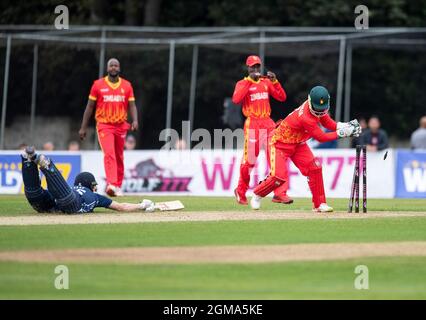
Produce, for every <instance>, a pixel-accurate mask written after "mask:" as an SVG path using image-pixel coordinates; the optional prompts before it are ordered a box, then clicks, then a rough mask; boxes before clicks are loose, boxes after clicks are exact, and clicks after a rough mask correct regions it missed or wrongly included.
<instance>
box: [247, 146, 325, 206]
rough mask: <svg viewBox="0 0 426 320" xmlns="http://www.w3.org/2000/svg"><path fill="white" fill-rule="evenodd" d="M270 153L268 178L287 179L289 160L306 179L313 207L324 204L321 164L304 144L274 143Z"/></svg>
mask: <svg viewBox="0 0 426 320" xmlns="http://www.w3.org/2000/svg"><path fill="white" fill-rule="evenodd" d="M270 152H271V154H270V157H271V172H270V176H273V177H274V176H275V177H277V178H279V179H281V180H286V179H287V177H288V169H287V161H288V159H289V158H290V159H291V160H292V161H293V163H294V164H295V166H296V167H297V168H298V169H299V170H300V172H301V173H302V174H303V175H304V176H306V177H308V184H309V188H310V189H311V193H312V202H313V204H314V207H315V208H318V207H319V205H320V204H321V203H326V198H325V192H324V181H323V178H322V167H321V164H320V163H319V162H318V161H317V160H316V159H315V157H314V155H313V154H312V151H311V149H310V148H309V146H308V145H307V144H306V143H305V142H303V143H281V142H276V143H274V144H272V145H271V149H270ZM265 183H266V181H265ZM255 192H256V190H255Z"/></svg>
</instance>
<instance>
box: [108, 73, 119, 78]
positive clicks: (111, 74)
mask: <svg viewBox="0 0 426 320" xmlns="http://www.w3.org/2000/svg"><path fill="white" fill-rule="evenodd" d="M119 75H120V71H115V72H108V76H109V77H110V78H113V79H117V78H118V76H119Z"/></svg>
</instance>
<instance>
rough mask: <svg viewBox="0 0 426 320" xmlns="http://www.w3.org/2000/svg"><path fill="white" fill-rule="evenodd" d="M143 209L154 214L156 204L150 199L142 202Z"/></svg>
mask: <svg viewBox="0 0 426 320" xmlns="http://www.w3.org/2000/svg"><path fill="white" fill-rule="evenodd" d="M141 208H142V209H145V211H146V212H153V211H154V210H155V203H154V202H153V201H151V200H148V199H143V200H142V202H141Z"/></svg>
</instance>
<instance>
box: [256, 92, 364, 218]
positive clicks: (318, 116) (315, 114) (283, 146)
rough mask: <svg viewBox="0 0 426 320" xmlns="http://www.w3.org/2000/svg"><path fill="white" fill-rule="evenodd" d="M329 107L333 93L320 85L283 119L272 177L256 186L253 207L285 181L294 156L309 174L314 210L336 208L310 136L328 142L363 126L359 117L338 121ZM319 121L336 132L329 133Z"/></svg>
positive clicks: (275, 138)
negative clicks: (327, 192)
mask: <svg viewBox="0 0 426 320" xmlns="http://www.w3.org/2000/svg"><path fill="white" fill-rule="evenodd" d="M329 109H330V95H329V93H328V91H327V89H326V88H324V87H321V86H316V87H314V88H312V90H311V91H310V93H309V95H308V100H306V101H305V102H304V103H303V104H302V105H301V106H300V107H299V108H297V109H295V110H294V111H293V112H291V113H290V114H289V115H288V116H287V117H286V118H285V119H284V120H282V121H281V122H279V125H278V126H277V128H276V129H275V132H274V134H273V137H272V139H271V146H270V158H271V171H270V173H269V175H268V177H267V178H266V179H265V180H263V181H262V182H261V183H260V184H259V185H258V186H257V187H256V188H255V189H254V195H253V197H252V199H251V201H250V205H251V207H252V208H253V209H255V210H256V209H259V208H260V201H261V199H262V198H263V197H266V196H267V195H268V194H269V193H270V192H272V191H273V190H275V189H277V188H279V187H280V186H281V185H282V184H283V183H284V182H285V180H286V177H287V175H288V174H287V166H286V161H287V159H288V158H290V159H291V160H292V161H293V163H294V164H295V165H296V167H297V168H298V169H299V170H300V172H301V173H302V174H303V175H304V176H306V177H307V178H308V184H309V188H310V190H311V193H312V202H313V211H314V212H332V211H333V208H332V207H330V206H328V205H327V201H326V198H325V192H324V182H323V178H322V167H321V164H320V163H319V162H318V161H317V160H316V159H315V158H314V155H313V154H312V151H311V149H310V148H309V146H308V145H307V144H306V141H307V140H309V139H310V138H314V139H316V140H318V141H319V142H326V141H331V140H335V139H338V138H347V137H353V136H355V137H358V136H359V135H360V133H361V126H360V125H359V123H358V120H356V119H355V120H352V121H350V122H344V123H343V122H337V123H336V122H335V121H334V120H333V119H331V117H330V115H329V114H328V111H329ZM319 124H321V125H322V126H324V127H325V128H327V129H329V130H331V131H332V132H327V133H325V132H324V131H322V129H321V128H320V126H319Z"/></svg>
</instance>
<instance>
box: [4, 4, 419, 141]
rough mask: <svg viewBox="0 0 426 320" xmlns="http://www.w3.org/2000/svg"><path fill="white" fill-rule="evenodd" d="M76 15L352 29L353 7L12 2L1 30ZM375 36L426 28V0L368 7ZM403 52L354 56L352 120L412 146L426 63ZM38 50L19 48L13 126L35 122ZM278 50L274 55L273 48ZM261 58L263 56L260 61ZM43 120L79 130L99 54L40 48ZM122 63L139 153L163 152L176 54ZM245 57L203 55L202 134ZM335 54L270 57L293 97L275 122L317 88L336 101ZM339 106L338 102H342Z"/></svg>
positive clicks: (126, 53) (99, 20) (181, 105)
mask: <svg viewBox="0 0 426 320" xmlns="http://www.w3.org/2000/svg"><path fill="white" fill-rule="evenodd" d="M59 4H65V5H67V6H68V7H69V12H70V23H71V24H74V25H77V24H85V25H99V24H101V25H151V26H155V25H159V26H168V27H191V26H322V27H325V26H353V23H354V18H355V14H354V8H355V6H356V5H358V4H359V1H355V0H349V1H343V0H335V1H329V0H312V1H301V0H288V1H280V0H263V1H254V0H233V1H225V0H211V1H208V2H206V1H199V0H162V1H159V0H144V1H137V0H117V1H113V2H111V1H105V0H80V1H63V0H44V1H24V0H13V1H12V0H3V1H1V3H0V21H1V23H2V24H52V23H53V22H54V19H55V15H54V13H53V11H54V8H55V6H56V5H59ZM362 4H364V5H366V6H367V7H368V8H369V12H370V27H426V0H419V1H409V0H387V1H381V0H369V1H363V3H362ZM420 49H422V50H419V51H402V50H400V48H398V49H396V50H395V49H393V50H392V49H369V48H359V49H356V48H355V50H354V56H353V71H352V96H351V97H352V98H351V102H352V115H351V116H352V117H359V116H365V117H369V116H370V115H371V114H377V115H379V117H380V118H381V119H382V122H383V127H384V128H385V129H386V130H387V131H388V132H389V134H390V135H391V136H392V135H393V136H398V137H399V138H403V139H404V138H405V139H407V138H408V137H409V135H410V133H411V132H412V131H413V130H414V129H415V128H416V127H417V122H418V119H419V117H420V116H421V115H423V114H425V113H426V112H425V108H424V101H426V93H425V92H426V91H425V90H424V88H425V87H426V77H425V76H424V71H423V70H426V55H425V54H424V49H425V48H424V45H423V47H422V48H420ZM32 50H33V47H32V46H30V45H14V46H13V48H12V58H11V68H10V83H9V99H8V102H9V105H13V107H10V108H9V109H8V123H10V122H11V121H13V119H14V117H15V116H16V115H20V114H29V106H30V90H29V88H31V74H32ZM269 50H272V49H271V48H270V49H269ZM4 52H5V50H4V45H3V47H2V49H1V50H0V68H1V69H0V71H3V70H4ZM254 53H256V52H254ZM39 54H40V60H39V76H38V80H39V82H38V97H37V105H38V109H37V113H38V114H44V115H49V114H54V115H70V116H72V117H73V119H75V122H76V123H78V122H79V121H80V118H81V115H82V113H83V110H84V106H85V103H86V99H87V94H88V90H89V88H90V85H91V83H92V81H93V80H94V79H96V78H97V76H98V63H99V61H98V57H99V51H98V50H97V49H87V48H80V47H78V46H77V47H69V46H58V45H52V44H50V45H40V52H39ZM111 56H117V57H118V58H119V59H120V60H121V62H122V69H123V70H122V71H123V75H124V76H125V77H126V78H128V79H129V80H131V81H132V82H133V84H134V87H135V93H136V96H137V99H138V106H139V107H140V108H141V111H142V112H141V113H142V115H141V122H142V130H141V131H140V133H139V134H140V137H139V141H140V144H139V147H143V148H156V147H158V146H159V145H160V142H159V141H158V134H159V132H160V131H161V129H162V128H164V125H165V107H166V93H167V74H168V50H167V48H162V49H161V48H158V50H151V51H132V50H127V49H125V48H124V49H123V48H120V47H119V46H118V47H117V46H115V47H114V46H108V47H107V57H111ZM191 56H192V47H177V50H176V65H175V82H174V91H173V97H174V110H173V127H174V128H176V129H180V121H182V120H187V118H188V99H189V98H188V97H189V81H190V72H191ZM245 56H246V54H245V53H244V54H243V53H235V52H232V50H222V49H214V48H206V47H200V60H199V69H198V85H197V97H196V113H195V127H203V128H207V129H213V128H218V127H221V126H222V121H221V116H222V112H223V100H224V98H225V97H228V96H230V95H231V94H232V91H233V88H234V84H235V82H236V81H237V80H239V79H240V78H241V77H243V76H244V73H245V70H244V68H243V63H244V59H245ZM337 58H338V57H337V55H336V53H331V54H326V55H322V56H304V55H300V56H296V57H286V58H284V57H283V58H280V57H276V56H268V48H267V64H268V67H269V68H271V69H272V70H273V71H275V72H276V73H277V75H278V77H279V79H280V80H282V81H283V84H284V86H285V88H286V90H287V93H288V101H287V102H286V103H285V104H284V106H283V105H282V104H277V103H274V104H273V107H274V111H273V117H274V118H275V119H278V118H281V117H284V116H285V115H286V114H287V113H288V112H289V111H291V109H293V108H294V107H297V106H298V104H299V103H300V102H301V101H303V99H305V97H306V94H307V91H308V90H309V88H310V87H312V86H313V85H315V84H318V83H321V84H324V85H326V86H327V87H328V88H329V89H330V91H331V92H332V93H333V94H334V95H335V92H336V73H337ZM333 98H335V97H333Z"/></svg>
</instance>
